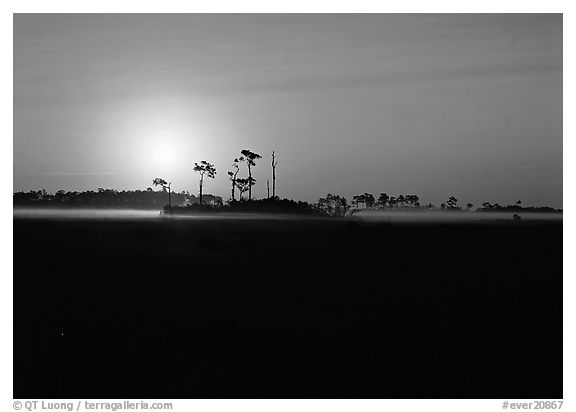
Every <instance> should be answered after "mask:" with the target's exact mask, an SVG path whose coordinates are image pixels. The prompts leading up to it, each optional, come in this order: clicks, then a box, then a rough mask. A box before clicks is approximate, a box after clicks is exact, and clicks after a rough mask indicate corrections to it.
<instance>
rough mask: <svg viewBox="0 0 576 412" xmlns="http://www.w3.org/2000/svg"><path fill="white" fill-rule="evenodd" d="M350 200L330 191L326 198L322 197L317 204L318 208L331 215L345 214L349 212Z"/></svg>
mask: <svg viewBox="0 0 576 412" xmlns="http://www.w3.org/2000/svg"><path fill="white" fill-rule="evenodd" d="M347 203H348V202H347V201H346V199H345V198H344V197H341V196H339V195H332V194H330V193H328V194H327V195H326V197H325V198H320V199H319V200H318V203H317V205H316V207H317V209H318V210H319V211H320V212H322V213H325V214H327V215H331V216H345V215H346V213H347V212H348V209H349V207H348V204H347Z"/></svg>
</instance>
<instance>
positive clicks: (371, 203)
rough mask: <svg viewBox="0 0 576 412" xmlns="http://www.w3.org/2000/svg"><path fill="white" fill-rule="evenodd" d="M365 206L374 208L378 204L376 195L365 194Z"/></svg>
mask: <svg viewBox="0 0 576 412" xmlns="http://www.w3.org/2000/svg"><path fill="white" fill-rule="evenodd" d="M363 196H364V204H365V205H366V207H374V204H375V203H376V199H374V195H373V194H371V193H364V195H363Z"/></svg>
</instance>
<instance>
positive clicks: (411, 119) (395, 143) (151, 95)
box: [14, 14, 562, 207]
mask: <svg viewBox="0 0 576 412" xmlns="http://www.w3.org/2000/svg"><path fill="white" fill-rule="evenodd" d="M245 148H246V149H251V150H253V151H255V152H257V153H260V154H261V155H262V156H263V159H262V160H260V161H259V162H258V163H257V166H256V167H255V169H254V176H255V177H256V179H257V180H258V182H257V185H256V186H255V189H254V193H255V194H256V196H265V194H266V179H268V178H270V174H271V168H270V153H271V151H272V150H273V149H275V150H276V152H277V154H278V160H279V164H278V169H277V175H278V180H277V187H278V192H279V193H278V194H279V195H280V196H282V197H284V196H286V197H291V198H295V199H304V200H309V201H312V200H317V199H318V197H320V196H324V195H325V194H326V193H328V192H330V193H339V194H342V195H345V196H346V197H348V198H350V197H351V196H352V195H353V194H359V193H364V192H371V193H374V194H375V195H376V196H377V195H378V193H380V192H387V193H388V194H390V195H397V194H412V193H414V194H419V195H420V197H421V200H422V201H424V202H428V201H431V202H433V203H436V204H439V203H441V202H443V201H445V200H446V199H447V198H448V197H449V196H451V195H454V196H456V197H457V198H458V199H460V201H461V203H467V202H472V203H474V204H476V205H480V204H481V203H482V202H483V201H491V202H500V203H508V202H513V201H515V200H517V199H521V200H522V201H523V202H524V203H525V204H531V205H544V204H546V205H551V206H555V207H561V206H562V16H561V15H393V14H392V15H376V14H372V15H182V14H181V15H150V14H149V15H130V14H126V15H111V14H100V15H74V14H66V15H54V14H53V15H50V14H46V15H26V14H18V15H15V17H14V190H15V191H18V190H29V189H42V188H45V189H47V190H48V191H51V192H54V191H56V190H58V189H65V190H86V189H93V190H95V189H97V188H98V187H104V188H116V189H145V188H146V187H149V186H151V182H152V179H153V178H155V177H157V176H160V177H163V178H165V179H166V180H169V181H173V182H174V183H173V187H174V189H175V190H176V191H181V190H189V191H190V192H191V193H196V192H197V188H198V176H197V175H195V174H194V172H193V170H192V168H193V166H194V162H199V161H201V160H208V161H210V162H212V163H214V164H215V165H216V167H217V169H218V175H217V176H216V179H215V180H213V181H209V182H207V183H206V187H205V189H204V192H205V193H214V194H218V195H220V196H222V197H224V198H225V199H227V198H228V197H229V193H230V184H229V182H228V179H227V175H226V171H228V170H230V165H231V163H232V160H233V158H234V157H236V156H237V155H238V154H239V152H240V150H242V149H245ZM241 174H247V172H246V170H245V169H244V168H243V169H242V171H241Z"/></svg>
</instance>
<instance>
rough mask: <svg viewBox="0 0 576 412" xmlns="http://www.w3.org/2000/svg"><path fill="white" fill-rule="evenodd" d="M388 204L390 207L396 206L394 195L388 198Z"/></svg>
mask: <svg viewBox="0 0 576 412" xmlns="http://www.w3.org/2000/svg"><path fill="white" fill-rule="evenodd" d="M388 204H389V205H390V207H395V206H396V198H395V197H394V196H391V197H390V199H388Z"/></svg>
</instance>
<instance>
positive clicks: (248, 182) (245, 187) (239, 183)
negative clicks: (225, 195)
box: [236, 177, 256, 200]
mask: <svg viewBox="0 0 576 412" xmlns="http://www.w3.org/2000/svg"><path fill="white" fill-rule="evenodd" d="M255 182H256V180H255V179H253V178H250V177H249V178H247V179H242V178H238V179H236V188H237V189H238V192H240V200H242V195H243V194H244V193H246V192H247V191H249V190H250V187H251V186H252V185H254V183H255Z"/></svg>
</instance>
